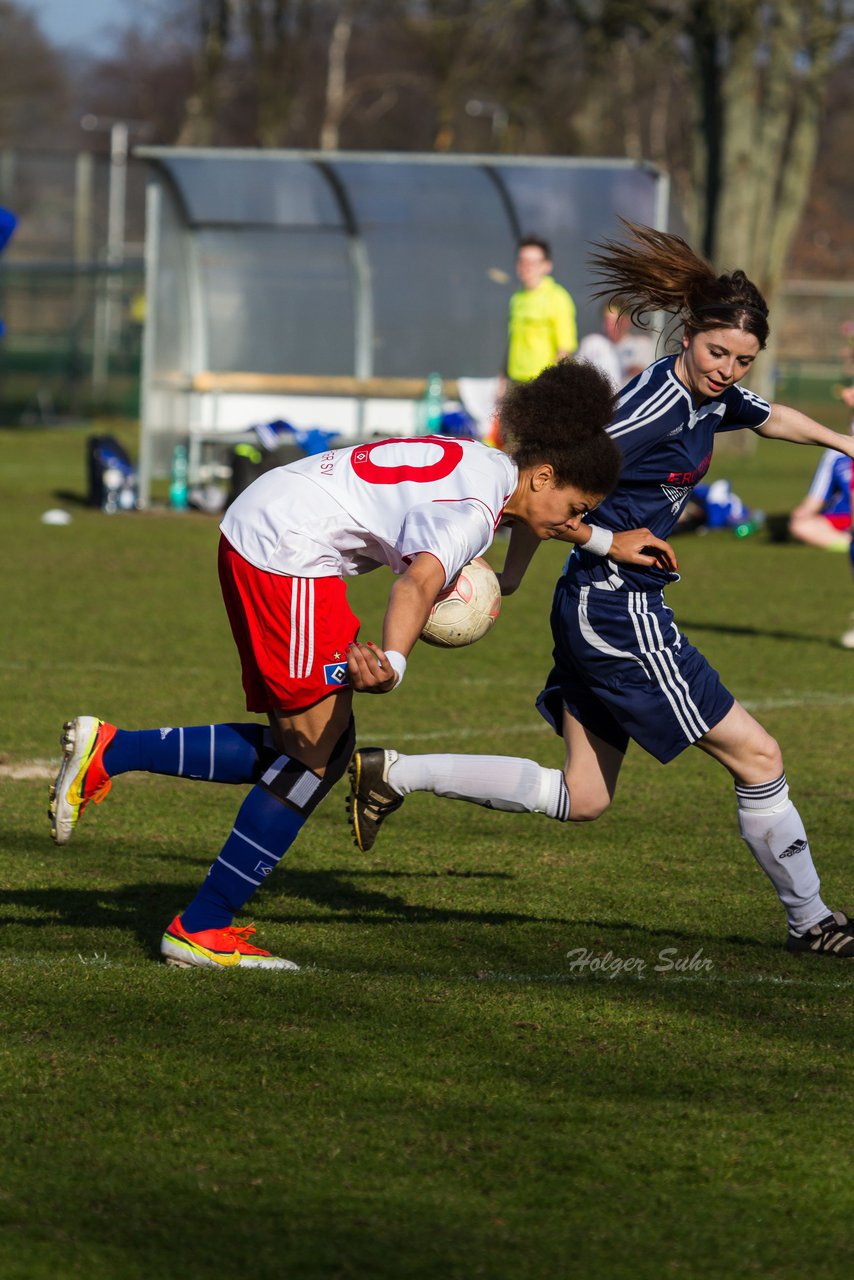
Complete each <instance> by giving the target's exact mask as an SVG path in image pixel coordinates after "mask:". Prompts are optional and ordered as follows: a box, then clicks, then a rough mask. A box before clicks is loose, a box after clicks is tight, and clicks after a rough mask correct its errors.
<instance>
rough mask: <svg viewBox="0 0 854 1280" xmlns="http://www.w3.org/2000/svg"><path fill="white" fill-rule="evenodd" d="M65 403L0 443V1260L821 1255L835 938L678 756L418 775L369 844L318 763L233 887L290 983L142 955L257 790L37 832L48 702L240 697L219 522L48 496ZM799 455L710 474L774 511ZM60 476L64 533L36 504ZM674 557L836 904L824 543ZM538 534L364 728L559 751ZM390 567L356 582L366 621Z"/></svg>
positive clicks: (685, 542)
mask: <svg viewBox="0 0 854 1280" xmlns="http://www.w3.org/2000/svg"><path fill="white" fill-rule="evenodd" d="M85 434H86V430H85V428H83V427H80V428H66V429H62V430H40V431H33V432H21V431H7V432H3V433H0V447H2V450H3V458H4V464H3V480H2V503H0V528H2V533H3V538H4V546H5V547H6V554H5V556H4V579H5V591H4V603H5V614H6V621H5V626H4V632H5V640H6V643H5V645H4V647H3V655H2V659H0V699H2V711H3V715H2V724H3V726H4V732H3V740H2V743H0V749H2V752H3V753H4V755H3V761H4V763H5V765H6V766H7V768H6V776H0V800H2V816H0V824H2V835H3V839H2V842H0V886H2V887H0V921H2V925H3V929H2V932H0V974H1V975H2V979H3V982H2V999H1V1000H0V1030H2V1035H0V1066H2V1074H0V1082H2V1083H0V1115H2V1128H0V1133H2V1143H3V1161H2V1165H0V1275H2V1276H3V1277H4V1280H42V1278H43V1277H45V1278H46V1277H52V1278H56V1277H59V1278H60V1280H65V1277H78V1276H79V1277H86V1280H113V1278H114V1277H122V1278H123V1280H124V1278H127V1280H136V1278H137V1277H139V1278H140V1280H150V1277H152V1276H154V1275H161V1274H167V1273H168V1274H171V1275H182V1276H188V1277H199V1278H200V1280H201V1278H203V1277H205V1278H206V1277H211V1276H220V1275H232V1274H243V1273H244V1272H245V1273H246V1274H247V1275H252V1276H255V1277H261V1278H265V1280H266V1278H268V1277H269V1278H270V1280H278V1278H279V1277H295V1278H299V1280H314V1278H315V1277H323V1278H324V1280H325V1278H326V1277H330V1278H332V1277H334V1278H338V1277H340V1278H342V1280H343V1278H347V1277H358V1278H359V1280H361V1278H362V1277H371V1278H372V1280H373V1278H385V1277H389V1278H390V1280H391V1278H394V1280H397V1278H401V1280H402V1278H406V1277H413V1278H415V1277H430V1278H432V1277H452V1278H459V1280H468V1278H469V1277H490V1278H495V1280H504V1278H505V1277H506V1278H509V1277H514V1278H515V1277H524V1278H528V1277H532V1278H534V1280H551V1278H554V1280H566V1278H568V1277H584V1278H585V1280H587V1278H590V1280H622V1278H623V1277H626V1278H627V1280H628V1278H629V1277H632V1278H633V1280H636V1278H641V1280H645V1278H646V1277H649V1278H650V1280H653V1277H654V1278H655V1280H659V1278H660V1277H661V1276H671V1275H672V1276H683V1277H690V1278H694V1277H717V1276H720V1277H728V1278H731V1277H741V1276H757V1277H801V1276H803V1275H804V1274H805V1273H809V1271H810V1270H811V1269H814V1268H815V1267H817V1266H822V1267H824V1266H826V1265H830V1266H831V1269H833V1268H834V1267H836V1266H837V1263H838V1265H839V1266H841V1265H842V1264H841V1262H839V1260H840V1259H841V1258H842V1257H843V1256H845V1254H844V1253H843V1250H846V1247H847V1245H848V1244H849V1242H850V1233H851V1220H852V1213H853V1212H854V1193H852V1189H851V1181H850V1178H849V1177H848V1174H847V1172H846V1170H847V1169H848V1166H849V1163H850V1151H851V1143H852V1138H854V1131H853V1130H854V1126H852V1119H851V1106H850V1099H851V1095H852V1088H853V1087H854V1073H852V1065H851V1050H852V1044H854V1005H852V1000H851V996H852V992H854V969H852V968H851V967H850V966H849V965H846V964H845V963H843V962H834V961H833V960H827V959H819V958H803V957H792V956H789V955H788V954H786V953H785V952H784V951H783V950H782V949H781V943H782V941H783V937H784V923H783V917H782V913H781V911H780V909H779V907H778V905H777V902H776V898H775V896H774V894H773V892H772V891H771V889H770V887H769V886H768V885H767V884H766V882H765V880H764V878H763V876H762V875H761V873H760V872H759V871H758V869H757V868H756V866H755V865H754V864H753V862H752V859H751V858H750V856H749V854H748V853H747V851H746V849H745V847H744V846H743V844H742V842H741V841H740V839H739V837H738V832H737V826H736V821H735V805H734V801H733V795H732V787H731V784H730V782H729V780H728V779H727V777H726V776H725V774H724V773H723V771H722V770H720V769H718V768H716V767H715V766H714V765H713V764H712V763H711V762H710V761H709V760H707V759H705V758H704V757H702V756H701V754H700V753H699V752H693V751H689V752H686V753H685V755H684V756H683V757H682V758H681V759H680V760H678V761H677V762H675V763H673V764H671V765H669V766H668V767H667V768H662V767H661V766H659V765H658V764H656V763H655V762H654V761H653V760H651V759H650V758H648V757H646V756H645V755H644V754H643V753H642V752H641V751H640V750H638V749H633V750H632V751H630V753H629V756H628V759H627V762H626V766H625V769H624V773H623V777H622V779H621V783H620V789H619V792H618V795H617V799H616V802H615V804H614V805H613V807H612V809H611V811H610V812H609V814H608V815H606V816H605V817H604V818H603V819H602V820H601V821H600V822H598V823H595V824H590V825H588V826H585V827H579V828H569V827H559V826H557V825H556V824H554V823H550V822H548V821H547V820H545V819H543V818H539V817H535V818H530V817H523V816H515V815H507V814H497V813H490V812H488V811H485V810H482V809H479V808H476V807H474V806H469V805H462V804H453V803H450V802H444V803H442V802H438V801H436V800H434V799H432V798H431V797H427V796H414V797H412V798H410V800H409V801H407V804H406V806H405V808H404V809H403V810H402V811H401V812H400V813H399V814H397V815H395V816H394V817H393V818H392V819H391V820H390V821H389V823H388V826H387V827H386V829H385V830H384V832H383V835H382V837H381V839H380V840H379V842H378V844H377V846H376V847H375V849H374V850H373V851H372V853H371V854H370V855H367V856H366V855H362V854H359V853H358V852H357V851H356V850H355V849H354V848H353V846H352V845H351V843H350V840H349V832H348V829H347V826H346V823H345V821H344V817H343V798H344V786H343V784H339V786H338V787H337V788H336V790H335V792H334V793H333V795H331V796H330V797H329V799H328V800H327V802H326V803H325V805H324V806H323V808H322V809H321V810H319V812H318V813H317V815H316V816H315V819H314V820H313V821H312V822H311V823H310V824H309V826H308V827H307V828H306V830H305V831H304V833H303V835H302V836H301V837H300V841H299V843H298V845H297V846H296V847H295V848H294V850H293V851H292V853H291V854H290V855H289V857H288V859H287V862H286V864H284V865H283V867H282V868H281V869H280V871H279V872H278V873H277V875H276V877H275V878H274V880H273V882H272V883H270V884H269V885H267V886H265V889H264V890H263V892H262V893H261V894H260V895H259V896H258V897H257V899H256V900H255V903H254V904H253V907H252V917H253V918H254V919H255V920H256V922H257V924H258V928H259V940H260V941H261V942H262V943H264V944H266V945H268V946H270V947H272V948H273V949H274V950H277V951H280V952H281V953H282V954H284V955H287V956H290V957H293V958H294V959H295V960H297V961H298V962H299V963H300V964H301V965H302V966H303V969H302V971H301V972H300V973H299V974H275V973H260V972H258V973H228V972H226V973H222V974H212V973H208V972H203V971H188V972H183V971H177V970H173V969H168V968H166V967H165V966H163V965H161V964H160V963H159V962H158V959H157V949H158V943H159V937H160V933H161V932H162V930H163V927H164V925H165V924H166V923H168V921H169V919H170V918H171V916H172V915H173V914H174V912H175V911H176V910H178V909H180V908H181V907H182V906H183V905H184V904H185V903H186V901H187V900H188V898H189V897H190V896H191V894H192V893H193V892H194V890H195V888H196V886H197V885H198V883H199V881H200V879H201V878H202V876H203V875H204V873H205V871H206V869H207V866H208V865H209V863H210V861H211V860H212V858H213V857H214V856H215V854H216V852H217V850H218V848H219V845H220V843H221V841H222V839H223V837H224V835H225V834H226V832H227V830H228V829H229V826H230V823H231V820H232V818H233V815H234V812H235V811H236V808H237V805H238V803H239V799H240V797H241V796H242V794H243V791H242V789H240V788H228V787H218V786H205V785H202V784H198V783H190V782H180V781H173V780H170V779H162V778H149V777H123V778H121V779H119V780H117V782H116V784H115V787H114V789H113V792H112V794H111V795H110V797H109V799H108V800H107V802H106V803H105V804H104V805H103V806H102V807H99V808H97V809H94V810H90V811H89V812H87V814H86V816H85V819H84V820H83V823H82V824H81V827H80V830H79V831H78V833H77V835H76V836H75V839H74V842H73V843H72V844H71V845H70V846H69V847H67V848H66V849H64V850H57V849H55V848H54V847H53V845H52V844H51V842H50V839H49V835H48V823H47V820H46V815H45V809H46V799H47V784H46V783H45V782H44V781H42V780H31V781H28V780H13V779H12V778H11V777H10V776H9V767H10V766H16V767H20V766H23V765H25V764H26V763H27V762H33V761H36V762H45V761H57V760H58V754H59V753H58V746H57V740H58V734H59V729H60V726H61V723H62V721H63V719H64V718H66V717H67V716H69V715H72V714H76V713H79V712H84V711H86V712H93V713H96V714H99V715H102V716H105V717H108V718H110V719H112V720H115V721H117V722H118V723H120V724H122V725H123V726H126V727H130V728H133V727H145V726H156V725H161V724H172V725H175V724H184V723H189V724H191V723H199V722H203V723H207V722H208V721H211V720H223V719H238V720H239V719H244V718H246V716H245V712H244V711H243V709H242V698H241V693H240V685H239V678H238V672H237V663H236V657H235V655H234V653H233V651H232V644H231V639H230V636H229V634H228V632H227V627H226V624H225V620H224V614H223V611H222V607H221V604H220V601H219V598H218V588H217V585H216V578H215V563H214V560H215V546H216V537H217V531H216V521H215V520H213V519H211V518H209V517H204V516H201V515H196V514H189V515H185V516H174V515H171V514H169V513H166V512H160V513H157V512H152V513H150V514H142V513H140V514H126V515H120V516H114V517H108V516H104V515H101V514H100V513H98V512H95V511H90V510H87V509H86V508H85V507H83V506H81V505H79V503H75V502H74V501H73V497H74V495H75V494H76V495H82V493H83V491H84V475H83V460H84V439H85ZM816 459H817V454H816V453H815V451H812V450H806V449H800V450H799V449H796V448H795V447H793V446H786V445H770V444H764V443H763V444H760V446H759V449H758V452H757V453H756V454H755V455H754V456H753V457H751V458H747V459H742V458H738V459H726V460H722V461H720V462H719V463H718V464H717V465H716V468H715V472H714V473H713V474H714V475H728V476H730V478H731V479H732V480H733V484H734V487H735V489H736V491H737V492H738V493H740V494H741V496H742V497H743V498H744V499H745V500H746V501H747V502H748V503H751V504H755V505H759V506H762V507H764V508H765V509H766V510H768V511H772V510H785V509H787V508H788V507H790V506H791V505H793V504H794V502H795V501H796V500H797V499H798V497H799V496H800V495H801V494H802V492H803V491H804V490H805V488H806V485H807V483H808V480H809V477H810V475H811V473H812V468H813V466H814V464H815V461H816ZM57 495H59V496H57ZM62 495H65V496H64V498H63V497H62ZM63 504H64V505H66V506H67V508H68V509H69V510H70V511H71V513H72V515H73V522H72V524H71V525H69V526H68V527H65V528H56V527H49V526H45V525H43V524H41V523H40V520H39V517H40V515H41V513H42V512H43V511H44V510H45V509H46V508H47V507H50V506H54V505H63ZM676 549H677V551H678V553H679V557H680V560H681V565H682V571H683V575H684V576H683V580H682V582H681V583H680V584H679V585H678V586H675V587H673V588H672V589H671V590H670V591H669V593H668V599H669V601H670V603H671V604H672V605H673V607H674V608H675V610H676V615H677V619H678V620H679V621H680V623H681V625H682V628H683V630H684V631H685V633H686V634H687V635H689V636H690V637H691V639H693V640H694V641H695V642H696V643H698V644H699V645H700V646H701V647H702V648H703V649H704V650H705V651H706V652H707V653H708V655H709V657H710V659H711V660H712V661H713V662H714V663H715V664H716V665H717V666H718V667H719V668H720V669H721V670H722V672H723V674H724V677H725V679H726V681H727V683H728V684H729V685H730V686H731V687H732V688H733V690H734V691H735V693H736V694H737V696H739V697H740V698H741V699H742V700H743V701H745V702H746V704H747V705H748V706H749V707H751V708H753V709H755V711H756V713H757V714H758V715H759V717H760V719H761V720H762V721H763V723H764V724H765V725H766V726H767V727H768V728H769V730H770V731H771V732H772V733H774V734H775V735H777V736H778V737H779V739H780V741H781V743H782V745H783V748H784V754H785V757H786V765H787V771H788V774H789V779H790V783H791V787H792V793H793V797H794V798H795V800H796V803H797V804H798V806H799V808H800V810H801V812H802V814H803V816H804V819H805V821H806V823H807V827H808V830H809V831H810V832H811V835H812V842H813V846H814V852H815V856H816V860H817V863H818V864H819V868H820V870H821V872H822V875H823V887H824V890H825V895H826V897H827V899H828V900H829V901H830V902H831V903H832V904H833V905H838V906H841V907H846V906H847V907H849V908H852V909H854V885H853V884H852V879H853V878H854V873H853V872H852V868H851V865H850V812H851V801H852V798H854V787H852V780H851V779H852V772H851V752H850V747H851V725H852V712H853V711H854V680H852V675H854V655H852V654H850V653H846V652H844V651H842V650H841V649H840V648H838V647H837V645H836V638H837V636H838V634H839V632H840V631H841V630H842V629H843V627H844V625H845V623H846V620H847V616H848V613H849V609H850V607H851V604H852V599H851V584H850V581H849V572H848V565H847V561H846V560H845V558H844V557H842V556H836V555H830V554H827V553H823V552H818V551H811V550H808V549H806V548H802V547H799V546H792V545H777V544H773V543H771V542H770V541H769V540H768V539H766V538H765V537H762V536H756V537H754V538H751V539H747V540H745V541H743V542H739V541H737V540H736V539H735V538H734V537H732V535H730V534H713V535H709V536H706V537H686V538H683V539H680V540H677V543H676ZM491 555H492V558H493V560H494V562H495V563H496V564H499V563H500V559H501V549H500V546H498V547H496V548H495V550H494V554H493V553H491ZM562 559H563V552H562V549H561V548H559V547H557V546H549V547H545V548H543V549H542V551H541V552H540V554H539V556H538V558H537V561H536V562H535V564H534V567H533V569H532V571H531V576H530V578H529V580H527V581H526V583H525V584H524V586H523V588H522V589H521V591H520V592H519V594H518V595H517V596H516V597H514V598H512V599H511V600H509V601H508V602H507V603H506V604H505V609H504V612H503V614H502V616H501V618H500V620H499V623H498V626H497V627H496V629H495V631H494V632H493V634H492V635H491V636H490V637H489V638H487V639H486V640H485V641H484V642H483V643H482V644H480V645H478V646H475V647H473V648H472V649H470V650H467V651H460V652H457V653H442V652H440V651H436V650H431V649H428V648H426V647H423V646H422V647H421V648H420V649H419V651H418V652H417V653H416V655H415V657H414V660H413V661H412V662H411V665H410V670H409V673H408V674H407V679H406V683H405V685H404V686H403V688H402V689H401V690H400V692H399V693H395V694H394V695H393V696H391V697H387V698H364V699H361V700H360V701H359V705H358V717H359V738H360V741H361V742H362V743H363V744H365V743H369V742H384V743H389V744H391V745H399V746H400V747H401V748H402V749H404V750H411V751H419V750H461V751H497V752H506V753H512V754H524V755H530V756H533V757H536V758H538V759H539V760H541V761H542V762H543V763H545V764H549V765H553V766H559V765H560V763H561V751H560V746H559V743H558V741H557V739H556V738H555V737H554V736H553V735H551V734H550V733H549V732H548V731H547V730H546V728H545V727H544V726H543V725H542V724H541V722H540V721H539V718H538V717H537V716H536V714H535V713H534V712H533V710H532V699H533V697H534V695H535V694H536V692H537V690H538V688H539V685H540V682H541V679H542V677H543V675H544V673H545V672H546V670H547V667H548V659H549V650H550V640H549V634H548V623H547V618H548V606H549V600H550V595H551V587H552V583H553V580H554V578H555V576H556V574H557V572H558V568H559V566H560V564H561V562H562ZM388 585H389V578H388V576H387V575H385V574H384V573H382V572H380V573H377V574H375V575H371V576H369V577H368V578H365V579H362V580H360V581H358V582H355V583H353V584H352V588H351V598H352V600H353V602H354V605H355V607H356V609H357V611H358V612H359V613H360V615H361V617H362V618H363V624H364V626H363V634H365V635H366V636H367V637H373V638H377V639H378V638H379V623H380V618H381V614H382V608H383V602H384V595H385V592H386V590H387V588H388ZM2 774H3V770H2V769H0V775H2ZM247 918H249V917H247ZM662 953H664V954H663V955H662ZM585 958H586V959H587V960H591V961H594V962H596V963H597V964H598V965H599V966H600V967H599V968H598V969H597V968H593V967H590V966H589V965H588V966H587V967H579V966H577V965H575V966H574V960H578V959H585ZM677 963H678V967H675V966H676V965H677ZM621 964H623V966H624V967H623V969H622V970H621V971H618V970H619V966H620V965H621ZM668 965H670V966H673V967H668ZM641 966H643V969H642V971H641ZM834 1260H836V1261H834Z"/></svg>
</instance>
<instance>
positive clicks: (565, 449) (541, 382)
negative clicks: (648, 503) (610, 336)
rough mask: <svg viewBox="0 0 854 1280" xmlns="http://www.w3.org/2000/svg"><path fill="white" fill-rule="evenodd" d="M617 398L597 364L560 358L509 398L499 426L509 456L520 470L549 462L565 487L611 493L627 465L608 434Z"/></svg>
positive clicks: (513, 390)
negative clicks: (622, 468) (623, 465)
mask: <svg viewBox="0 0 854 1280" xmlns="http://www.w3.org/2000/svg"><path fill="white" fill-rule="evenodd" d="M615 400H616V396H615V394H614V388H613V387H612V386H611V383H610V382H609V381H608V379H607V378H606V377H605V375H604V374H603V373H601V372H600V371H599V370H598V369H597V368H596V367H595V365H592V364H588V363H586V362H585V361H581V362H576V361H574V360H570V359H567V360H560V361H558V363H557V364H553V365H550V366H549V367H548V368H547V369H544V370H543V372H542V373H541V374H539V375H538V376H537V377H536V378H533V379H532V380H531V381H530V382H519V383H517V384H516V385H515V386H512V387H510V389H509V390H508V391H507V393H506V395H505V396H504V399H503V400H502V402H501V407H500V410H499V423H500V426H501V432H502V435H503V436H504V439H505V441H506V447H507V452H508V453H509V454H510V456H511V458H512V459H513V461H514V462H515V463H516V465H517V466H518V467H519V469H520V471H521V470H525V469H526V468H529V467H536V466H539V465H540V463H543V462H547V463H549V464H550V465H551V466H552V467H553V468H554V473H555V481H556V482H557V484H559V485H568V484H571V485H575V486H576V488H578V489H582V490H583V491H584V492H585V493H601V494H603V495H604V494H607V493H610V492H611V490H612V489H614V488H615V487H616V485H617V481H618V480H619V478H620V467H621V464H622V455H621V453H620V450H619V449H618V448H617V446H616V445H615V444H614V442H613V440H612V439H611V437H610V436H609V435H608V434H607V433H606V431H605V428H606V427H607V425H608V423H609V422H610V421H611V418H612V417H613V414H614V405H615Z"/></svg>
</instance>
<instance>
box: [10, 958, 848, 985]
mask: <svg viewBox="0 0 854 1280" xmlns="http://www.w3.org/2000/svg"><path fill="white" fill-rule="evenodd" d="M816 961H817V963H819V964H822V963H823V964H832V963H833V961H832V959H829V958H828V957H826V956H823V957H816ZM151 963H152V964H157V966H158V968H160V969H162V970H164V971H168V972H170V973H173V972H174V973H179V974H185V973H186V972H187V971H186V970H183V969H182V970H177V969H175V968H173V967H171V966H168V965H161V964H160V963H159V962H157V961H151ZM56 965H63V966H68V965H72V966H76V965H84V966H86V967H87V968H94V969H139V967H140V962H139V961H138V960H134V961H131V960H121V959H120V960H111V959H110V958H109V957H108V956H107V955H106V953H105V954H104V955H99V954H97V953H95V954H94V955H92V956H83V955H74V956H46V955H2V954H0V969H2V968H3V966H8V967H10V968H13V967H15V966H18V967H23V968H45V969H47V968H52V967H54V966H56ZM205 972H206V973H207V972H208V971H207V970H205ZM253 972H258V973H264V972H265V970H262V969H261V970H255V971H253ZM848 973H849V974H850V977H849V978H848V979H847V980H846V979H845V978H841V979H831V980H830V981H827V980H824V981H820V980H819V981H816V980H814V979H812V978H810V977H806V976H801V975H800V974H795V975H794V976H789V975H787V974H771V973H755V974H725V973H673V972H667V973H655V972H650V973H618V974H613V975H610V974H606V973H595V974H591V973H582V974H577V973H500V972H495V973H493V972H483V973H477V974H474V973H409V974H406V973H400V972H395V973H381V972H377V971H376V970H373V969H371V970H361V969H324V968H320V967H316V966H314V965H304V966H303V967H302V968H301V969H300V970H299V975H297V974H296V973H294V972H293V971H289V972H287V974H284V975H279V978H278V979H277V980H280V981H283V982H295V981H296V980H297V976H299V977H302V978H312V977H317V978H358V979H360V980H362V981H364V980H365V979H368V980H369V981H370V980H374V979H376V980H378V981H382V982H392V983H396V982H400V980H401V979H405V978H408V979H409V980H410V981H413V982H419V983H421V982H423V983H431V982H435V983H441V984H442V986H447V985H448V984H449V983H455V984H457V985H460V986H463V985H465V986H472V985H476V984H484V983H485V984H492V985H494V986H500V985H501V984H502V983H504V984H507V985H517V986H538V985H542V986H564V987H565V986H582V985H588V986H589V985H596V986H602V985H604V986H609V985H612V984H614V983H626V982H629V983H638V984H640V985H643V984H644V983H645V982H656V981H658V982H663V983H667V984H670V983H673V982H677V983H692V984H694V985H701V984H703V983H706V982H711V983H716V984H717V985H718V986H723V987H756V986H765V985H767V986H772V987H801V988H803V987H805V988H808V989H812V990H816V991H827V990H834V991H850V990H851V989H852V984H854V963H853V964H852V965H851V968H850V969H849V970H848ZM250 981H251V979H250Z"/></svg>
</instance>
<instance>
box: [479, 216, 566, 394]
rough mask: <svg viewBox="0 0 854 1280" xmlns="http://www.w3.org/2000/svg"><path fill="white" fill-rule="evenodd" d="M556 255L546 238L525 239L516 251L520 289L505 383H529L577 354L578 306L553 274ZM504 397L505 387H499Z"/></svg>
mask: <svg viewBox="0 0 854 1280" xmlns="http://www.w3.org/2000/svg"><path fill="white" fill-rule="evenodd" d="M553 269H554V264H553V262H552V251H551V248H550V246H549V244H548V242H547V241H546V240H540V239H538V238H537V237H536V236H527V237H526V238H525V239H524V240H520V241H519V244H518V246H517V250H516V275H517V276H518V278H519V283H520V285H521V286H522V287H521V288H520V289H517V290H516V292H515V293H514V294H513V296H512V297H511V299H510V315H509V320H508V326H507V354H506V358H505V364H504V369H503V371H502V372H503V378H502V381H503V382H504V383H505V384H506V381H507V380H509V381H510V382H530V380H531V378H536V376H537V374H538V373H540V372H541V371H542V370H543V369H545V368H547V367H548V366H549V365H552V364H556V363H557V361H558V360H563V359H564V358H565V357H567V356H571V355H574V354H575V351H576V350H577V348H578V332H577V327H576V319H575V303H574V302H573V300H572V298H571V297H570V295H569V294H568V293H567V291H566V289H564V288H563V286H562V285H559V284H558V283H557V281H556V280H555V279H554V278H553V276H552V271H553ZM499 390H500V392H501V393H503V391H504V386H503V385H502V386H501V387H500V388H499Z"/></svg>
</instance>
